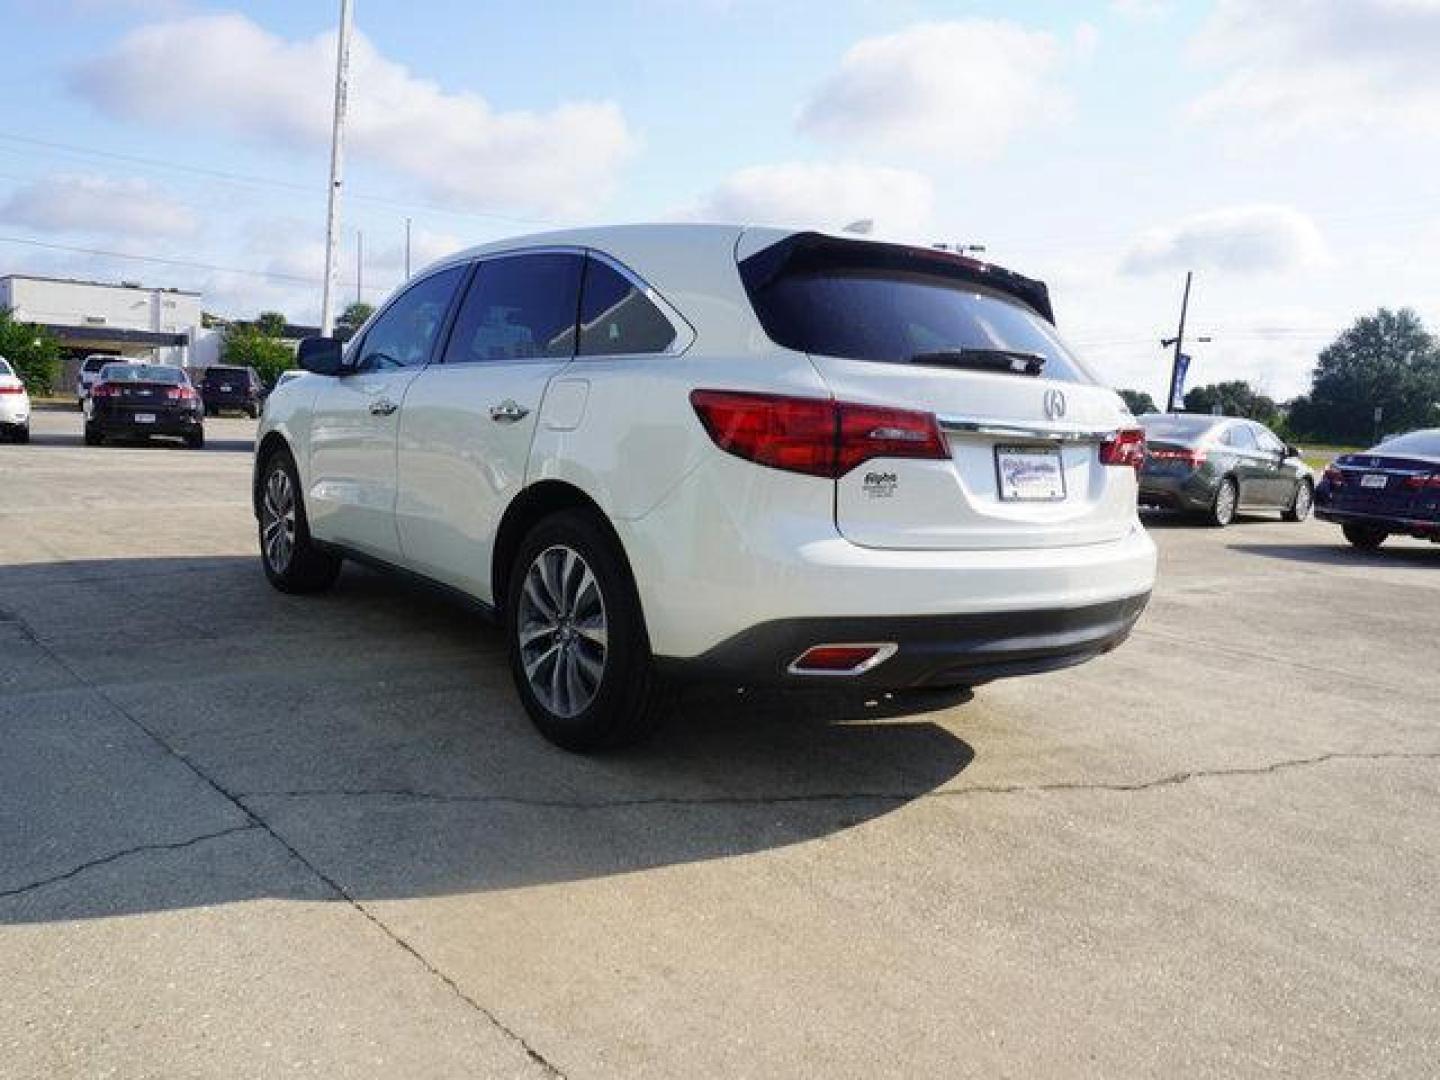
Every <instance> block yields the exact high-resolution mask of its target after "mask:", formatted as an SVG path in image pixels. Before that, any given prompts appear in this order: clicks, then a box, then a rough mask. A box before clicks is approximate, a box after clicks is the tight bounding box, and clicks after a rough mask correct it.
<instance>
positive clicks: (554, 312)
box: [445, 254, 583, 364]
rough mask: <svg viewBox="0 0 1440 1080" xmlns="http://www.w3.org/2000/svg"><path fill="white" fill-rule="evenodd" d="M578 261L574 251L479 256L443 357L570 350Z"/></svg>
mask: <svg viewBox="0 0 1440 1080" xmlns="http://www.w3.org/2000/svg"><path fill="white" fill-rule="evenodd" d="M582 265H583V263H582V260H581V257H580V256H579V255H564V254H545V255H513V256H507V257H505V258H500V259H491V260H489V261H487V262H482V263H481V264H480V266H479V267H478V268H477V269H476V271H475V280H474V281H472V282H471V284H470V289H469V291H468V292H467V293H466V294H465V301H464V303H463V304H462V305H461V307H460V314H459V315H458V316H457V317H456V319H455V330H454V332H453V333H452V334H451V335H450V344H449V345H448V346H447V347H446V349H445V362H446V363H447V364H474V363H487V362H490V363H493V362H495V361H502V362H503V361H506V360H529V359H533V358H544V357H553V358H568V357H571V356H573V355H574V354H575V313H576V311H577V309H578V308H579V300H580V272H581V267H582Z"/></svg>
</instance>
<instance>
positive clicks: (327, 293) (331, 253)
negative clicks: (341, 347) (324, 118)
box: [320, 0, 353, 337]
mask: <svg viewBox="0 0 1440 1080" xmlns="http://www.w3.org/2000/svg"><path fill="white" fill-rule="evenodd" d="M352 20H353V17H352V12H351V9H350V0H340V32H339V36H338V38H337V41H336V46H335V117H334V124H333V126H332V128H331V131H330V193H329V200H328V203H327V206H326V212H325V287H324V292H323V293H322V294H321V299H320V333H321V335H323V336H324V337H329V336H330V335H331V334H332V333H334V331H335V296H334V293H335V273H336V270H337V269H338V266H337V265H336V256H337V255H338V254H339V244H340V237H339V228H340V188H341V185H342V184H343V183H344V171H345V106H346V101H347V98H348V97H349V93H350V28H351V25H352Z"/></svg>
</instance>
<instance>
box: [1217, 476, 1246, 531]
mask: <svg viewBox="0 0 1440 1080" xmlns="http://www.w3.org/2000/svg"><path fill="white" fill-rule="evenodd" d="M1239 504H1240V488H1239V487H1238V486H1237V485H1236V483H1235V481H1234V480H1233V479H1231V478H1230V477H1228V476H1227V477H1226V478H1225V479H1224V480H1222V481H1220V490H1219V491H1217V492H1215V502H1214V503H1213V504H1212V505H1211V507H1210V524H1211V525H1214V526H1215V527H1217V528H1220V529H1223V528H1224V527H1225V526H1226V525H1229V524H1230V523H1231V522H1232V521H1234V520H1235V509H1236V507H1237V506H1239Z"/></svg>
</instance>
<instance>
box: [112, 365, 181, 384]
mask: <svg viewBox="0 0 1440 1080" xmlns="http://www.w3.org/2000/svg"><path fill="white" fill-rule="evenodd" d="M100 378H102V379H104V380H105V381H106V382H148V383H169V384H171V385H174V386H179V385H181V384H182V383H184V382H185V373H184V372H183V371H181V370H180V369H179V368H173V367H161V366H159V365H158V364H106V365H105V369H104V370H103V371H101V372H100Z"/></svg>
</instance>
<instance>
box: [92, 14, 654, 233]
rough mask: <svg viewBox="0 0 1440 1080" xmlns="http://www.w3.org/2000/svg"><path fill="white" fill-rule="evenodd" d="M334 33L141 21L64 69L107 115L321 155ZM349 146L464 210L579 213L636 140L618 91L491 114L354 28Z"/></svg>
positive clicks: (207, 19)
mask: <svg viewBox="0 0 1440 1080" xmlns="http://www.w3.org/2000/svg"><path fill="white" fill-rule="evenodd" d="M334 69H335V36H334V34H333V32H327V33H323V34H319V35H317V36H315V37H313V38H310V39H308V40H303V41H288V40H286V39H284V38H281V37H278V36H276V35H274V34H271V33H270V32H269V31H267V30H265V29H264V28H263V27H261V26H259V25H257V24H256V23H254V22H252V21H251V20H250V19H248V18H246V17H245V16H243V15H239V14H219V15H200V16H194V17H190V18H182V19H176V20H173V21H169V22H161V23H157V24H154V25H151V26H145V27H141V28H140V29H138V30H135V31H134V32H132V33H130V34H128V35H127V36H125V37H124V38H122V39H121V40H120V42H119V43H118V44H117V45H116V46H115V47H114V48H113V49H111V50H110V51H108V52H107V53H104V54H102V55H99V56H96V57H94V58H93V59H92V60H90V61H88V62H87V63H85V64H84V65H83V66H81V67H80V68H79V69H77V70H76V71H75V72H74V73H73V74H72V77H71V80H70V84H71V87H72V89H74V90H75V91H76V92H77V93H79V94H80V95H82V96H83V97H85V98H86V99H88V100H89V101H90V102H92V103H93V104H94V105H95V106H96V107H97V108H98V109H100V110H101V111H102V112H104V113H105V114H106V115H108V116H111V117H114V118H117V119H123V120H139V121H145V122H150V123H155V124H163V125H167V126H171V127H173V126H176V125H186V126H189V127H192V128H199V127H205V128H225V129H228V130H230V131H233V132H235V133H237V134H239V135H242V136H244V137H246V138H249V139H252V140H254V141H256V142H263V143H271V144H276V145H280V146H283V147H286V148H304V149H309V150H311V151H314V152H315V153H316V154H317V155H318V154H323V153H324V152H325V151H326V149H327V148H328V146H329V138H330V110H331V101H332V97H333V83H334ZM351 72H352V81H351V98H350V104H351V108H350V120H349V125H348V128H347V145H348V147H349V149H350V152H351V153H352V154H354V155H355V156H356V157H357V158H361V159H364V160H367V161H371V162H375V163H377V164H380V165H382V166H385V167H387V168H389V169H390V170H393V171H394V172H397V173H400V174H402V175H404V176H407V177H410V178H413V179H415V180H418V181H419V182H420V183H421V184H422V185H423V187H424V189H425V191H426V193H427V195H429V196H430V197H433V198H436V199H441V200H444V201H447V202H450V203H453V204H456V205H464V206H469V207H493V206H500V207H518V208H525V209H529V210H533V211H538V212H542V213H554V214H561V215H565V214H574V213H579V212H582V211H585V210H587V209H589V208H591V207H593V206H594V205H595V204H596V203H597V202H598V201H599V200H600V199H602V198H603V197H604V195H605V194H606V193H607V192H608V190H609V188H610V187H611V185H612V183H613V181H614V179H615V174H616V172H617V170H618V169H619V168H620V166H621V164H622V163H623V162H624V161H625V159H626V158H627V157H628V156H629V155H630V154H631V153H632V152H633V151H634V149H635V148H636V146H637V140H636V138H635V136H634V135H633V134H632V133H631V132H630V130H629V127H628V126H627V124H626V121H625V117H624V115H623V114H622V113H621V111H620V108H619V106H618V105H616V104H614V103H613V102H566V103H562V104H560V105H557V106H555V107H554V108H553V109H551V110H549V111H548V112H531V111H514V112H497V111H496V110H494V109H493V108H491V106H490V105H489V104H488V103H487V102H486V101H485V100H484V99H483V98H481V97H479V96H478V95H476V94H471V93H451V92H447V91H446V90H444V89H442V88H441V87H440V86H438V85H437V84H436V83H434V82H431V81H430V80H427V79H423V78H420V77H419V76H417V75H415V74H414V73H413V72H411V71H410V70H409V69H408V68H406V67H405V66H404V65H402V64H398V63H396V62H395V61H393V60H388V59H386V58H385V57H384V56H382V55H381V54H380V52H379V51H378V50H377V49H376V48H375V46H374V45H373V44H372V43H371V42H370V41H369V40H368V39H367V38H366V37H365V36H364V35H363V34H359V33H357V34H356V35H355V38H354V42H353V46H352V52H351Z"/></svg>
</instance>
